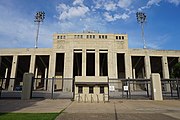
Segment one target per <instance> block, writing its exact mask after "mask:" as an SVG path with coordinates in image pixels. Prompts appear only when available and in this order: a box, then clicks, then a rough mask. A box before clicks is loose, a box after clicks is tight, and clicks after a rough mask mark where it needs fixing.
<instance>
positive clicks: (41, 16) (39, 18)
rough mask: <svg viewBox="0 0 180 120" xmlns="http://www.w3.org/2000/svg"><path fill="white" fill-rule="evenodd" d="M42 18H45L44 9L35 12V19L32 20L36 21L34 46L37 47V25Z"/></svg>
mask: <svg viewBox="0 0 180 120" xmlns="http://www.w3.org/2000/svg"><path fill="white" fill-rule="evenodd" d="M44 18H45V12H44V11H39V12H36V15H35V20H34V22H35V23H37V34H36V40H35V48H38V46H37V44H38V36H39V27H40V23H41V22H43V21H44Z"/></svg>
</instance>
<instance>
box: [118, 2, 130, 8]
mask: <svg viewBox="0 0 180 120" xmlns="http://www.w3.org/2000/svg"><path fill="white" fill-rule="evenodd" d="M131 4H132V0H119V2H118V6H119V7H121V8H127V7H129V6H130V5H131Z"/></svg>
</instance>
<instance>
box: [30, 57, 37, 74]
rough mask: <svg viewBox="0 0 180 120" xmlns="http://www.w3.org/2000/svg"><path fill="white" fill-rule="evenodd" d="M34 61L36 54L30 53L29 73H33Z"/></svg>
mask: <svg viewBox="0 0 180 120" xmlns="http://www.w3.org/2000/svg"><path fill="white" fill-rule="evenodd" d="M35 61H36V56H35V55H31V61H30V67H29V73H33V74H34V68H35Z"/></svg>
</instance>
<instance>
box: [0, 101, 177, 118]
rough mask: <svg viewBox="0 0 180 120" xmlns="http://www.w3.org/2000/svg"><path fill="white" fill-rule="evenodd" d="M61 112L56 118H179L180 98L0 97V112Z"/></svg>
mask: <svg viewBox="0 0 180 120" xmlns="http://www.w3.org/2000/svg"><path fill="white" fill-rule="evenodd" d="M61 111H62V113H61V114H60V115H59V116H58V117H57V118H56V120H84V119H86V120H92V119H94V120H96V119H98V120H152V119H153V120H162V119H163V120H179V119H180V101H179V100H164V101H151V100H120V99H117V100H110V102H107V103H78V102H75V101H74V102H72V101H70V100H68V99H63V100H62V99H56V100H50V99H33V100H0V112H1V113H2V112H16V113H17V112H18V113H52V112H61Z"/></svg>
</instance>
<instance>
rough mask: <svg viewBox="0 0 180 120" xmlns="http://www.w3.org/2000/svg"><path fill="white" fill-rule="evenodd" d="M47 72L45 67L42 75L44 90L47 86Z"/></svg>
mask: <svg viewBox="0 0 180 120" xmlns="http://www.w3.org/2000/svg"><path fill="white" fill-rule="evenodd" d="M47 72H48V69H47V68H45V75H44V90H46V87H47Z"/></svg>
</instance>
